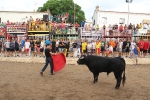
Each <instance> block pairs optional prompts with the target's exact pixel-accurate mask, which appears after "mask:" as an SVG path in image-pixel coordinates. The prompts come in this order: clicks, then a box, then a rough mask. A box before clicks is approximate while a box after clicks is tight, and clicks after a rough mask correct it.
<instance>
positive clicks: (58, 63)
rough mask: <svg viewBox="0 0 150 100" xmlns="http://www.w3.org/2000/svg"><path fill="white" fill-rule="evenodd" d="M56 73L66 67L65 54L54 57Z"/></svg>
mask: <svg viewBox="0 0 150 100" xmlns="http://www.w3.org/2000/svg"><path fill="white" fill-rule="evenodd" d="M52 58H53V65H54V72H57V71H60V70H61V69H63V68H64V67H65V65H66V57H65V55H64V54H63V53H58V54H57V55H54V56H52Z"/></svg>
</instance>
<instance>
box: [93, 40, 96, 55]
mask: <svg viewBox="0 0 150 100" xmlns="http://www.w3.org/2000/svg"><path fill="white" fill-rule="evenodd" d="M95 49H96V42H95V41H94V40H93V41H92V54H95Z"/></svg>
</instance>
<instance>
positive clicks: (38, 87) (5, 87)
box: [0, 62, 150, 100]
mask: <svg viewBox="0 0 150 100" xmlns="http://www.w3.org/2000/svg"><path fill="white" fill-rule="evenodd" d="M42 67H43V64H27V63H5V62H0V100H150V75H149V74H150V65H139V66H134V65H133V66H127V68H126V77H127V80H126V83H125V86H124V87H123V86H122V85H121V87H120V89H118V90H116V89H114V87H115V84H116V80H115V78H114V75H113V73H111V74H110V75H109V76H107V75H106V73H101V74H100V76H99V81H98V82H97V83H96V84H93V75H92V73H91V72H90V71H89V70H88V68H87V67H86V66H79V65H66V67H65V68H64V69H63V70H61V71H60V72H57V73H55V75H50V74H49V69H50V68H49V67H48V68H47V69H46V71H45V72H44V76H43V77H42V76H40V74H39V72H40V70H41V69H42Z"/></svg>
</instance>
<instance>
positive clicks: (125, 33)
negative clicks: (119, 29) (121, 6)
mask: <svg viewBox="0 0 150 100" xmlns="http://www.w3.org/2000/svg"><path fill="white" fill-rule="evenodd" d="M127 29H128V27H127V25H126V24H125V26H124V35H127Z"/></svg>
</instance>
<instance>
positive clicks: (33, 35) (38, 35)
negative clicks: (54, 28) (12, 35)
mask: <svg viewBox="0 0 150 100" xmlns="http://www.w3.org/2000/svg"><path fill="white" fill-rule="evenodd" d="M46 35H49V34H34V35H28V36H46Z"/></svg>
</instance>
